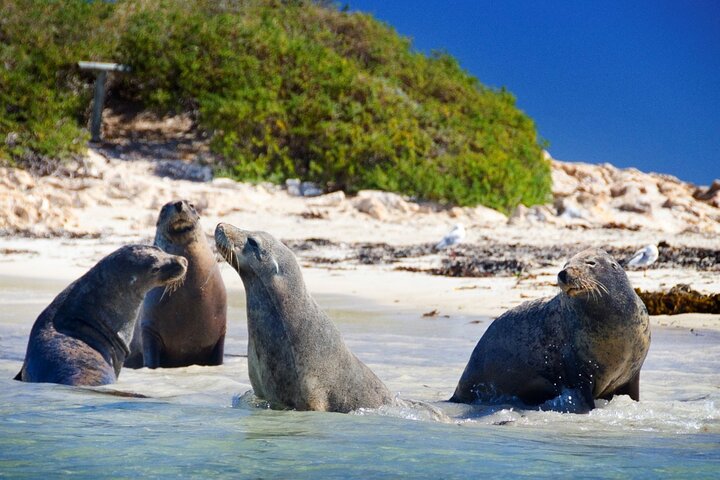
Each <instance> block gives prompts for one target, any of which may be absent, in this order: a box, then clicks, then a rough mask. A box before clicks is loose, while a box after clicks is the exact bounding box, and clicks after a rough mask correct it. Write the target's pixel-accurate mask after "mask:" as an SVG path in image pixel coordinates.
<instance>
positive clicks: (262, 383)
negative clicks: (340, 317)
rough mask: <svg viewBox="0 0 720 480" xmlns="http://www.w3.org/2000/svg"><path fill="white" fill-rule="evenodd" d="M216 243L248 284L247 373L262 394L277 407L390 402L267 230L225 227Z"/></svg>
mask: <svg viewBox="0 0 720 480" xmlns="http://www.w3.org/2000/svg"><path fill="white" fill-rule="evenodd" d="M215 243H216V244H217V247H218V251H219V252H220V253H221V254H222V255H223V257H224V258H225V260H227V262H228V263H229V264H230V265H231V266H232V267H233V268H234V269H235V270H236V271H237V272H238V274H239V275H240V277H241V278H242V282H243V284H244V286H245V292H246V294H247V321H248V371H249V375H250V383H251V384H252V387H253V389H254V392H255V395H256V396H257V397H259V398H262V399H264V400H266V401H268V402H269V403H270V405H271V406H272V407H273V408H291V409H296V410H318V411H332V412H342V413H347V412H349V411H351V410H356V409H358V408H361V407H367V408H376V407H379V406H381V405H383V404H387V403H390V402H391V400H392V396H391V394H390V391H389V390H388V389H387V387H386V386H385V385H384V384H383V383H382V382H381V381H380V379H379V378H378V377H377V376H375V374H374V373H373V372H372V371H371V370H370V369H369V368H368V367H367V366H366V365H365V364H364V363H362V362H361V361H360V360H358V358H357V357H355V355H353V354H352V353H351V352H350V350H348V348H347V346H346V345H345V343H344V342H343V339H342V337H341V336H340V332H339V331H338V330H337V328H336V327H335V325H334V324H333V323H332V321H331V320H330V319H329V318H328V317H327V315H326V314H325V313H324V312H323V311H322V310H321V309H320V307H319V306H318V305H317V303H315V300H314V299H313V298H312V297H311V296H310V294H309V293H308V292H307V289H306V288H305V282H304V281H303V277H302V272H301V271H300V266H299V265H298V263H297V261H296V259H295V256H294V255H293V253H292V252H291V251H290V249H288V248H287V247H286V246H285V245H283V244H282V243H281V242H279V241H278V240H276V239H275V238H274V237H272V236H271V235H269V234H267V233H264V232H247V231H244V230H240V229H238V228H236V227H234V226H232V225H229V224H226V223H220V224H219V225H218V226H217V228H216V229H215Z"/></svg>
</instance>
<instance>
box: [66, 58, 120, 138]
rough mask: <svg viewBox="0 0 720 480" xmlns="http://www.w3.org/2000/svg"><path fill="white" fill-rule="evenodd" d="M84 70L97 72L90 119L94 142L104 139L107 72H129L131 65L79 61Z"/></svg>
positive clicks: (79, 65)
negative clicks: (103, 124)
mask: <svg viewBox="0 0 720 480" xmlns="http://www.w3.org/2000/svg"><path fill="white" fill-rule="evenodd" d="M78 67H80V68H81V69H83V70H91V71H93V72H95V75H96V76H95V98H94V99H93V112H92V119H91V120H90V134H91V135H92V141H93V142H99V141H100V140H102V111H103V104H104V103H105V80H107V72H129V71H130V67H128V66H127V65H120V64H118V63H107V62H78Z"/></svg>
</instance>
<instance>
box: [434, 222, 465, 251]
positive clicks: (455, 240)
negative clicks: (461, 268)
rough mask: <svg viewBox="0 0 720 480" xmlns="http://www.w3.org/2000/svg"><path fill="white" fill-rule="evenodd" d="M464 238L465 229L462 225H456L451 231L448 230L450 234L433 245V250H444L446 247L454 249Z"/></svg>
mask: <svg viewBox="0 0 720 480" xmlns="http://www.w3.org/2000/svg"><path fill="white" fill-rule="evenodd" d="M464 238H465V227H464V226H463V224H462V223H456V224H455V226H454V227H453V229H452V230H450V233H448V234H447V235H445V236H444V237H443V239H442V240H440V241H439V242H438V243H437V245H435V250H444V249H446V248H448V247H454V246H455V245H458V244H459V243H460V242H462V241H463V239H464Z"/></svg>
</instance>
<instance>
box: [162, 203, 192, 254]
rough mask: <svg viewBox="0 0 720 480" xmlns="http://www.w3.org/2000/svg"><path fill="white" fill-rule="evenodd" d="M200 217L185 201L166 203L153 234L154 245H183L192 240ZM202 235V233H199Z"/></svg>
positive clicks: (190, 204)
mask: <svg viewBox="0 0 720 480" xmlns="http://www.w3.org/2000/svg"><path fill="white" fill-rule="evenodd" d="M199 220H200V215H198V213H197V210H195V205H193V204H192V203H190V202H188V201H187V200H176V201H172V202H168V203H166V204H165V205H163V207H162V208H161V209H160V215H158V220H157V224H156V226H157V230H156V233H155V244H156V245H163V244H166V243H168V242H169V243H174V244H184V243H189V242H190V241H192V240H194V239H195V237H196V235H197V232H199V231H200V229H199V228H198V225H199ZM200 233H202V232H200Z"/></svg>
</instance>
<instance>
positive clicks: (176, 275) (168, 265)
mask: <svg viewBox="0 0 720 480" xmlns="http://www.w3.org/2000/svg"><path fill="white" fill-rule="evenodd" d="M187 267H188V261H187V259H186V258H185V257H181V256H179V255H172V256H170V257H169V259H168V260H167V261H165V262H163V264H162V265H160V267H158V268H159V275H158V279H159V280H160V281H161V282H163V283H169V282H174V281H177V280H180V279H181V278H183V277H184V276H185V273H187Z"/></svg>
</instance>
